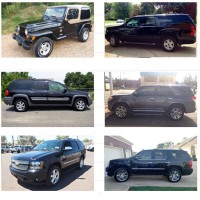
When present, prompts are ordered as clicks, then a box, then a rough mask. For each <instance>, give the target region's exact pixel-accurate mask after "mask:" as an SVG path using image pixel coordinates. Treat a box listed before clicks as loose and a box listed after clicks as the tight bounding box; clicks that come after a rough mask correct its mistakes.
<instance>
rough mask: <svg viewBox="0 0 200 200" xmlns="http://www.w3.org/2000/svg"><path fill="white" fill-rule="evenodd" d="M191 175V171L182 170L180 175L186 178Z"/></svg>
mask: <svg viewBox="0 0 200 200" xmlns="http://www.w3.org/2000/svg"><path fill="white" fill-rule="evenodd" d="M192 173H193V169H184V170H182V175H183V176H187V175H190V174H192Z"/></svg>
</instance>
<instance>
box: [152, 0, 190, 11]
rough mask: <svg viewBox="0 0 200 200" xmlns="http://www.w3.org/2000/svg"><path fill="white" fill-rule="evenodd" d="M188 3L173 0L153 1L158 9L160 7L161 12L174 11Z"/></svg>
mask: <svg viewBox="0 0 200 200" xmlns="http://www.w3.org/2000/svg"><path fill="white" fill-rule="evenodd" d="M188 4H190V3H185V2H183V3H180V2H177V3H174V2H167V3H166V2H158V3H154V5H155V6H157V7H158V9H160V11H161V13H170V12H172V13H176V12H178V11H179V10H182V9H183V8H185V6H187V5H188Z"/></svg>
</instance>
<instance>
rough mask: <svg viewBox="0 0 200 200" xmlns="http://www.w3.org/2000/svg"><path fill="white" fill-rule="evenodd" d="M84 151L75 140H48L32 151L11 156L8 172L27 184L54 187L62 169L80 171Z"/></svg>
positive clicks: (83, 147)
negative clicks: (42, 184) (77, 169)
mask: <svg viewBox="0 0 200 200" xmlns="http://www.w3.org/2000/svg"><path fill="white" fill-rule="evenodd" d="M85 156H86V150H85V146H84V145H83V143H82V142H81V141H79V140H76V139H70V138H69V139H63V140H49V141H44V142H42V143H41V144H39V145H38V146H36V147H35V148H34V149H33V151H29V152H26V153H20V154H16V155H13V156H12V158H11V165H10V172H11V174H12V175H13V176H15V177H16V178H17V179H19V180H21V181H24V182H27V183H46V184H47V185H48V186H54V185H56V184H57V183H58V182H59V180H60V177H61V171H62V170H63V169H68V168H74V167H78V168H79V169H82V168H83V166H84V159H85Z"/></svg>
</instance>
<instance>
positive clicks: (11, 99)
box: [3, 97, 13, 105]
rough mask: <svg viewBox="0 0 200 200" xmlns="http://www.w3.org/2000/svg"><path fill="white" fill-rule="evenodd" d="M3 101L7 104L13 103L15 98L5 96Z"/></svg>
mask: <svg viewBox="0 0 200 200" xmlns="http://www.w3.org/2000/svg"><path fill="white" fill-rule="evenodd" d="M3 101H4V103H5V104H6V105H12V103H13V98H12V97H4V98H3Z"/></svg>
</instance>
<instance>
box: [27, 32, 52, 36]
mask: <svg viewBox="0 0 200 200" xmlns="http://www.w3.org/2000/svg"><path fill="white" fill-rule="evenodd" d="M29 35H30V36H31V37H42V36H47V35H53V32H52V31H43V32H34V33H30V34H29Z"/></svg>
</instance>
